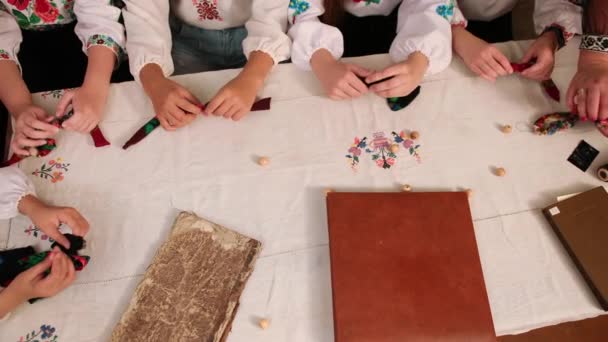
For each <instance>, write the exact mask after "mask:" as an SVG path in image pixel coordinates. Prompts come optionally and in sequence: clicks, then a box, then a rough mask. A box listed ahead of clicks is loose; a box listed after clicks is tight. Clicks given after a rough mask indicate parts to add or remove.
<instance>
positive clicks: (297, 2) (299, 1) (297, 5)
mask: <svg viewBox="0 0 608 342" xmlns="http://www.w3.org/2000/svg"><path fill="white" fill-rule="evenodd" d="M309 8H310V3H309V2H308V1H306V0H290V1H289V11H290V12H291V13H292V14H291V15H290V16H291V18H292V19H291V23H292V24H295V22H296V18H297V17H298V16H299V15H300V14H302V13H304V12H306V11H308V9H309Z"/></svg>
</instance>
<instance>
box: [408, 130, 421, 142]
mask: <svg viewBox="0 0 608 342" xmlns="http://www.w3.org/2000/svg"><path fill="white" fill-rule="evenodd" d="M410 138H411V139H412V140H416V139H418V138H420V133H418V132H416V131H413V132H412V133H410Z"/></svg>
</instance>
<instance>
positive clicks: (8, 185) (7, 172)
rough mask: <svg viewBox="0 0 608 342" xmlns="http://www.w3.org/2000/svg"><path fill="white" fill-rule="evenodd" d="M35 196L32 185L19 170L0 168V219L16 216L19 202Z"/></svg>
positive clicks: (11, 167)
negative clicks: (29, 196)
mask: <svg viewBox="0 0 608 342" xmlns="http://www.w3.org/2000/svg"><path fill="white" fill-rule="evenodd" d="M35 194H36V193H35V190H34V184H32V182H31V181H30V180H29V179H28V178H27V177H26V176H25V174H24V173H23V171H21V169H19V168H17V167H14V166H10V167H3V168H0V219H2V220H6V219H9V218H13V217H15V216H17V214H19V209H18V206H19V201H21V199H22V198H23V197H25V196H27V195H35Z"/></svg>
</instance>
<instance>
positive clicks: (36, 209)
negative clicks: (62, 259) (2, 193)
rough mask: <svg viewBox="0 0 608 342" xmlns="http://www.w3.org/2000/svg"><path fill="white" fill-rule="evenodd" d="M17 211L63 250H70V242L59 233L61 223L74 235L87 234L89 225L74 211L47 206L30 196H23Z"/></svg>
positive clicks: (72, 209)
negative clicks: (62, 247)
mask: <svg viewBox="0 0 608 342" xmlns="http://www.w3.org/2000/svg"><path fill="white" fill-rule="evenodd" d="M19 211H20V212H21V213H22V214H24V215H26V216H28V217H29V218H30V220H32V223H33V224H34V225H35V226H36V227H38V228H40V230H42V231H43V232H44V233H45V234H46V235H48V236H49V237H50V238H52V239H53V240H55V241H57V242H58V243H60V244H61V245H62V246H64V247H65V248H70V242H69V241H68V239H67V238H66V237H65V236H63V234H61V232H60V231H59V226H61V224H62V223H65V224H67V225H68V226H70V228H72V233H73V234H74V235H78V236H85V235H86V234H87V233H88V232H89V223H88V222H87V220H86V219H85V218H84V217H82V215H80V213H79V212H78V211H77V210H76V209H74V208H67V207H53V206H49V205H46V204H44V203H42V201H40V200H39V199H37V198H36V197H34V196H32V195H28V196H25V197H24V198H23V199H21V201H19Z"/></svg>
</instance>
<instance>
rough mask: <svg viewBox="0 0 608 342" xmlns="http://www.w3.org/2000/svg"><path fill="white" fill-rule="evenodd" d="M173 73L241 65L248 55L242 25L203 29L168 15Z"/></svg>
mask: <svg viewBox="0 0 608 342" xmlns="http://www.w3.org/2000/svg"><path fill="white" fill-rule="evenodd" d="M170 23H171V35H172V38H173V48H172V50H171V56H172V57H173V64H174V66H175V72H174V75H181V74H191V73H196V72H203V71H212V70H220V69H232V68H240V67H242V66H244V65H245V63H246V62H247V58H246V57H245V55H244V54H243V46H242V43H243V40H244V39H245V37H247V30H245V27H244V26H241V27H234V28H229V29H225V30H206V29H202V28H198V27H194V26H191V25H189V24H186V23H183V22H181V21H180V20H179V19H176V18H173V17H172V18H171V19H170Z"/></svg>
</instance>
